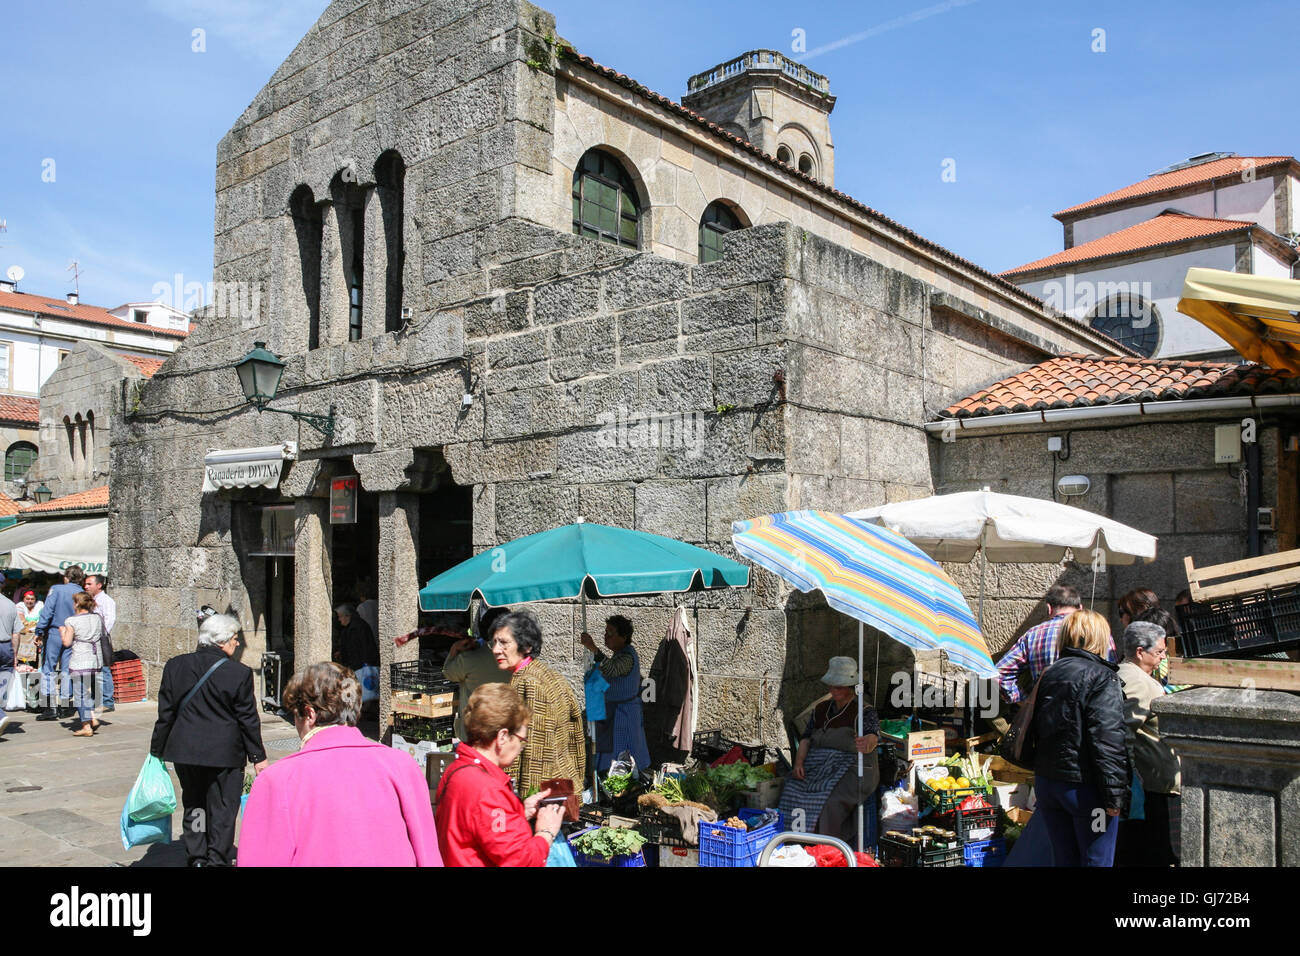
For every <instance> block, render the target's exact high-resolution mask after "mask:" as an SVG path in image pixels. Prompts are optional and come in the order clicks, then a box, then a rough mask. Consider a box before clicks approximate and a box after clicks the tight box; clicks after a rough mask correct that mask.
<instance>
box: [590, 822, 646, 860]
mask: <svg viewBox="0 0 1300 956" xmlns="http://www.w3.org/2000/svg"><path fill="white" fill-rule="evenodd" d="M644 844H645V837H643V836H642V835H641V834H640V833H638V832H637V831H636V830H631V829H627V828H624V827H601V828H600V829H598V830H589V831H587V832H586V833H582V834H580V835H578V836H576V837H574V838H573V840H572V846H573V848H574V849H575V850H577V851H578V852H579V853H581V854H582V855H583V856H587V857H591V858H592V859H595V860H605V861H606V862H608V861H609V860H612V859H614V857H616V856H631V855H632V854H634V853H639V852H641V847H642V846H643V845H644Z"/></svg>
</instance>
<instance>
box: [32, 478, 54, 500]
mask: <svg viewBox="0 0 1300 956" xmlns="http://www.w3.org/2000/svg"><path fill="white" fill-rule="evenodd" d="M32 497H33V498H35V499H36V503H37V504H38V505H43V504H45V502H47V501H49V500H50V499H51V498H53V497H54V492H52V491H50V489H49V488H46V487H45V482H41V484H40V487H38V488H35V489H33V491H32Z"/></svg>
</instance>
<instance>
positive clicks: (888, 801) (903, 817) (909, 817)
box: [880, 787, 920, 833]
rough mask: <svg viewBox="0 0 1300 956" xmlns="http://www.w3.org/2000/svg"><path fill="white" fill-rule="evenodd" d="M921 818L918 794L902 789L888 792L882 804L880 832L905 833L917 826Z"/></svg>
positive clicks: (898, 788)
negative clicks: (898, 831) (917, 801)
mask: <svg viewBox="0 0 1300 956" xmlns="http://www.w3.org/2000/svg"><path fill="white" fill-rule="evenodd" d="M919 816H920V814H919V811H918V809H917V803H916V794H914V793H909V792H908V791H907V790H905V789H903V788H902V787H897V788H895V789H893V790H886V791H885V794H884V796H883V797H882V798H881V802H880V832H881V833H884V832H885V831H886V830H902V831H903V832H904V833H906V832H907V831H909V830H911V829H912V827H914V826H916V821H917V819H918V817H919Z"/></svg>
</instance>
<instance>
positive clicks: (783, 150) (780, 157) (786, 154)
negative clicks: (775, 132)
mask: <svg viewBox="0 0 1300 956" xmlns="http://www.w3.org/2000/svg"><path fill="white" fill-rule="evenodd" d="M776 161H777V162H778V163H785V164H786V165H787V166H793V165H794V154H793V153H791V152H790V147H789V146H778V147H777V148H776Z"/></svg>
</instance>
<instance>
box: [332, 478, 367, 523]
mask: <svg viewBox="0 0 1300 956" xmlns="http://www.w3.org/2000/svg"><path fill="white" fill-rule="evenodd" d="M360 487H361V479H360V478H358V477H357V476H356V475H345V476H343V477H342V478H335V479H334V480H333V481H331V482H330V524H356V523H357V491H358V489H359V488H360Z"/></svg>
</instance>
